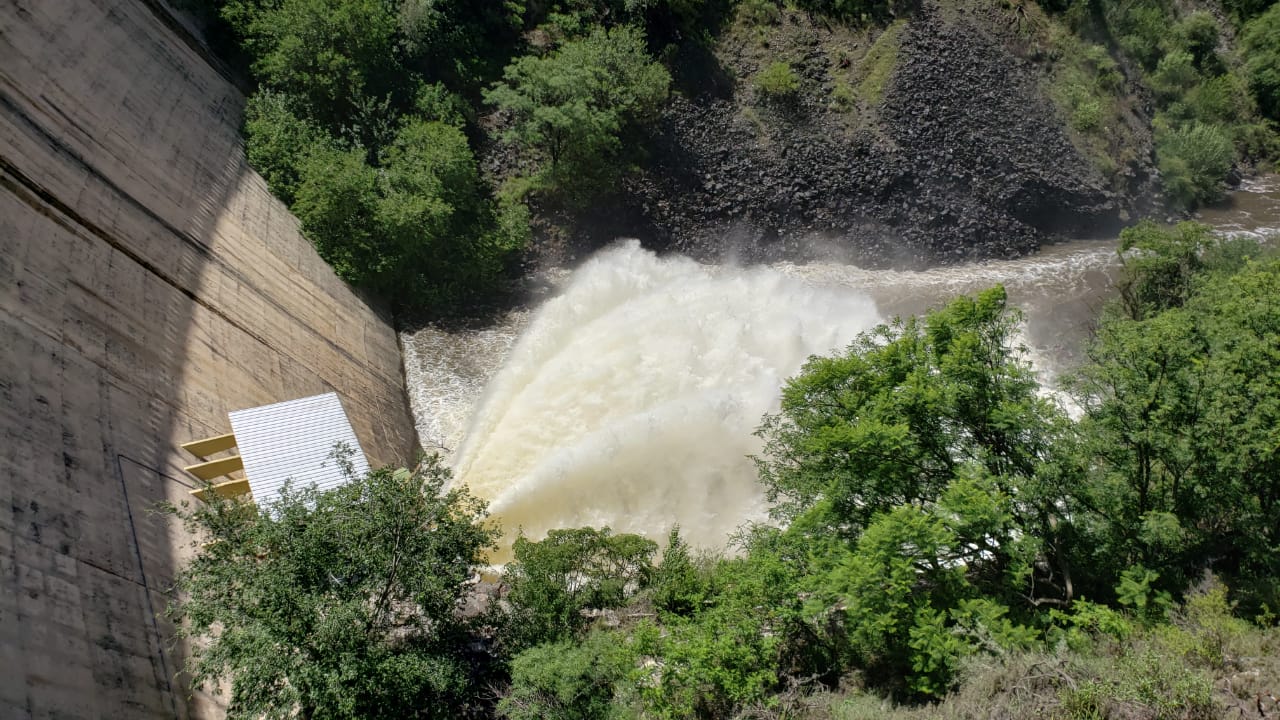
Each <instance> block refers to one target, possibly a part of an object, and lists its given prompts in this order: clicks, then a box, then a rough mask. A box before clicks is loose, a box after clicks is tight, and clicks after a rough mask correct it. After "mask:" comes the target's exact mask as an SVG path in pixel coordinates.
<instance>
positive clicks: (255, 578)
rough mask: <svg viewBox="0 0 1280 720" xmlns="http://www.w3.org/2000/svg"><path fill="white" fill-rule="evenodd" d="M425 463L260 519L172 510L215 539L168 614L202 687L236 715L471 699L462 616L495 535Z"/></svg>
mask: <svg viewBox="0 0 1280 720" xmlns="http://www.w3.org/2000/svg"><path fill="white" fill-rule="evenodd" d="M448 480H449V472H448V470H447V469H446V468H445V466H444V465H442V464H441V463H440V461H439V459H438V458H436V457H432V458H428V459H427V460H425V461H424V462H423V464H422V465H421V466H419V468H418V469H417V470H415V471H413V472H409V471H407V470H396V471H393V470H390V469H384V470H377V471H374V472H372V473H369V474H368V475H366V476H364V477H356V478H351V479H350V481H349V482H348V483H347V484H346V485H343V486H341V487H338V488H335V489H331V490H326V491H317V490H315V489H314V488H302V489H288V488H286V490H285V492H283V493H282V494H281V497H280V499H279V500H278V501H276V502H273V503H271V504H270V505H268V506H267V507H263V508H255V507H254V506H253V505H251V504H248V503H244V502H242V501H238V500H228V499H220V498H217V497H216V495H215V496H214V499H213V500H211V501H210V502H209V503H208V504H201V505H199V506H197V507H195V508H193V509H192V508H176V507H175V508H170V511H171V512H173V513H175V514H176V515H178V516H179V517H181V518H182V520H184V521H185V523H186V525H187V526H188V529H189V530H190V531H192V532H193V533H194V535H195V537H197V538H199V539H200V540H201V541H203V542H204V544H203V545H202V546H200V549H199V551H198V552H197V553H196V555H195V557H194V559H192V560H191V562H190V563H189V564H188V565H187V566H186V567H184V568H183V569H182V570H181V572H180V573H179V575H178V578H177V584H176V588H175V589H176V590H177V593H178V594H177V597H178V598H179V599H178V600H177V601H175V603H174V604H173V605H171V607H170V614H171V616H172V617H174V618H175V619H176V620H177V621H179V623H180V627H181V628H182V630H181V632H182V633H183V634H184V635H186V636H189V637H195V638H200V640H199V641H198V642H195V643H193V646H192V647H193V651H192V652H193V656H192V658H191V660H190V662H189V665H188V668H187V670H188V672H190V674H191V676H192V678H193V680H194V681H195V683H196V684H197V685H202V684H205V683H217V682H219V681H221V680H229V681H230V687H231V696H230V699H229V703H228V706H227V715H228V717H229V718H281V719H283V718H405V717H422V718H434V717H439V718H448V717H456V710H457V708H458V707H459V706H460V703H461V702H462V701H463V700H464V699H466V697H467V695H468V691H469V689H470V688H469V683H470V677H469V666H468V663H467V661H466V659H465V658H464V657H463V655H462V652H463V650H462V649H463V648H464V647H465V645H466V637H467V636H468V634H469V632H470V627H469V625H468V623H467V621H465V620H464V619H463V618H461V617H460V616H459V614H458V609H459V601H460V599H461V598H462V596H463V594H464V592H465V589H466V583H467V580H468V578H469V577H470V576H471V575H472V573H474V572H475V570H476V567H477V565H478V564H479V563H480V562H482V560H483V556H484V552H485V550H486V548H488V547H489V546H490V545H492V543H493V541H494V539H495V537H496V533H495V531H494V529H493V528H491V527H488V526H487V525H485V524H483V523H482V521H483V520H484V517H485V508H484V503H483V502H482V501H480V500H477V499H475V498H473V497H471V496H470V495H468V494H467V492H466V491H465V490H458V489H455V490H449V491H447V492H446V491H445V490H444V487H445V485H446V483H447V482H448Z"/></svg>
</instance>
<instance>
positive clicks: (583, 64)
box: [485, 26, 671, 195]
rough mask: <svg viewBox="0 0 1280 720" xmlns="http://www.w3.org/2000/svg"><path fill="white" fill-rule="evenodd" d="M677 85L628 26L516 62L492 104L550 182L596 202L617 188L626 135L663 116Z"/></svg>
mask: <svg viewBox="0 0 1280 720" xmlns="http://www.w3.org/2000/svg"><path fill="white" fill-rule="evenodd" d="M670 82H671V76H670V75H669V74H668V73H667V71H666V69H665V68H663V67H662V66H661V65H659V64H658V63H656V62H654V61H652V60H651V59H650V58H649V56H648V52H647V50H646V48H645V43H644V36H643V34H642V33H641V32H639V31H637V30H635V29H634V28H631V27H628V26H621V27H615V28H612V29H609V30H604V29H597V30H594V31H592V32H591V33H590V34H589V35H587V36H586V37H583V38H580V39H575V40H570V41H568V42H566V43H565V44H564V45H562V46H561V47H560V48H558V49H557V50H555V51H554V52H552V53H550V54H548V55H546V56H542V57H538V56H532V55H526V56H525V57H522V58H520V59H518V60H516V61H515V62H514V63H512V64H511V65H509V66H507V69H506V70H505V71H504V72H503V80H502V82H499V83H497V84H496V85H494V87H493V88H492V89H491V90H489V91H488V92H486V93H485V99H486V101H487V102H489V103H490V104H492V105H494V106H496V107H498V108H500V109H502V110H504V111H506V112H508V113H510V114H511V115H512V117H513V124H512V126H511V129H510V130H508V131H507V132H506V134H505V139H506V140H507V141H508V142H512V143H515V144H516V145H518V146H520V147H522V148H525V149H526V150H529V151H532V152H535V153H537V155H538V156H539V158H540V159H541V160H543V161H544V162H545V163H546V166H545V168H544V171H543V172H544V173H545V178H546V180H547V181H548V182H550V183H551V184H552V185H553V186H555V187H558V188H562V189H565V190H567V191H568V193H569V194H570V195H583V194H588V195H589V194H590V193H591V192H592V191H591V190H590V188H593V187H594V188H599V187H600V184H601V181H603V182H604V186H605V187H608V186H609V185H611V183H612V177H613V175H614V174H616V172H617V170H618V168H617V159H618V156H619V153H620V152H621V151H622V149H623V143H622V137H623V134H624V133H625V132H627V131H629V130H634V129H635V127H636V125H637V124H638V123H639V122H641V121H643V120H645V119H647V118H649V117H652V116H653V115H654V114H655V113H656V112H657V111H658V108H659V107H660V106H661V104H662V102H663V101H664V100H665V99H666V97H667V89H668V86H669V85H670Z"/></svg>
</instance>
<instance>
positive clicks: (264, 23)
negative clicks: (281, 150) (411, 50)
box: [222, 0, 402, 132]
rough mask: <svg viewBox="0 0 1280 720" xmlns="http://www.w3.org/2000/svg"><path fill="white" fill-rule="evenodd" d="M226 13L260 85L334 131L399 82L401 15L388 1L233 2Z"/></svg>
mask: <svg viewBox="0 0 1280 720" xmlns="http://www.w3.org/2000/svg"><path fill="white" fill-rule="evenodd" d="M222 14H223V17H224V18H226V19H227V21H228V22H229V23H230V24H231V26H232V27H233V28H235V30H236V31H237V32H238V33H239V34H240V35H241V37H242V38H243V40H242V42H243V45H244V48H245V50H246V51H247V52H248V53H249V55H250V56H251V57H252V58H253V71H254V74H255V75H257V76H258V78H259V79H260V81H261V82H262V83H263V85H265V86H266V87H267V88H269V89H271V90H275V91H278V92H281V93H284V94H285V95H287V96H289V97H290V98H291V99H292V100H293V101H295V102H297V103H298V105H299V108H300V110H301V112H300V114H301V115H302V116H303V117H306V118H309V119H313V120H315V121H317V122H319V123H321V124H322V125H323V126H324V127H325V128H327V129H328V130H329V131H331V132H337V131H339V130H341V129H342V128H343V127H344V126H346V125H347V124H349V123H351V122H352V120H353V119H354V118H355V117H356V116H357V114H358V111H359V109H360V108H361V107H362V106H363V104H364V103H365V102H366V101H368V100H378V99H381V98H382V97H384V96H386V95H387V94H388V93H390V92H392V91H393V90H395V89H396V85H397V84H398V83H399V82H400V80H401V77H402V74H401V73H400V71H399V63H398V58H397V56H396V42H395V33H396V29H397V21H396V15H395V12H394V10H393V6H392V5H391V4H390V3H387V2H384V1H383V0H274V1H272V2H259V1H258V0H228V2H227V3H226V5H225V6H224V7H223V10H222Z"/></svg>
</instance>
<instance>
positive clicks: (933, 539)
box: [175, 224, 1280, 719]
mask: <svg viewBox="0 0 1280 720" xmlns="http://www.w3.org/2000/svg"><path fill="white" fill-rule="evenodd" d="M1121 253H1122V258H1123V263H1124V269H1123V277H1122V280H1121V283H1120V293H1119V297H1118V299H1117V300H1115V301H1114V302H1113V303H1112V304H1111V305H1110V306H1109V307H1108V308H1107V309H1106V311H1105V313H1104V315H1103V317H1102V319H1101V320H1100V324H1099V328H1098V331H1097V334H1096V338H1095V340H1094V342H1093V344H1092V346H1091V348H1090V362H1088V363H1086V364H1085V365H1084V366H1083V367H1082V368H1081V369H1080V370H1079V371H1078V372H1077V373H1076V374H1075V375H1074V377H1073V378H1072V379H1071V381H1070V382H1069V383H1068V386H1067V391H1068V392H1069V394H1070V396H1071V398H1072V400H1073V401H1074V402H1075V403H1076V404H1077V405H1078V407H1079V408H1080V411H1081V412H1080V417H1079V418H1078V419H1072V418H1071V417H1069V416H1068V415H1067V414H1066V413H1065V412H1064V411H1063V410H1062V407H1061V406H1060V403H1059V401H1057V400H1055V399H1053V398H1052V396H1050V395H1049V394H1047V393H1045V392H1043V391H1042V388H1040V387H1039V385H1038V383H1037V382H1036V380H1035V378H1034V376H1033V375H1032V373H1031V371H1030V369H1029V367H1028V366H1027V365H1026V364H1025V362H1023V361H1022V359H1021V355H1020V353H1019V352H1018V350H1017V349H1016V348H1015V347H1014V346H1013V339H1014V330H1015V328H1016V325H1017V322H1018V315H1017V313H1016V311H1014V310H1013V309H1012V308H1010V307H1009V306H1008V303H1007V300H1006V296H1005V293H1004V290H1003V289H1002V288H999V287H996V288H993V289H991V290H988V291H986V292H983V293H980V294H978V295H977V296H976V297H967V298H959V299H957V300H955V301H954V302H952V303H950V304H949V305H947V306H946V307H943V308H940V309H937V310H935V311H933V312H930V313H928V314H927V315H925V316H924V317H921V318H911V319H907V320H902V321H896V322H894V323H892V324H888V325H884V326H881V327H878V328H876V329H875V330H873V331H871V332H868V333H866V334H864V335H862V336H861V337H859V338H857V339H856V340H855V341H854V342H853V344H852V345H850V347H849V348H848V349H847V350H846V351H845V352H843V353H840V354H838V355H835V356H832V357H815V358H812V359H811V360H810V361H809V362H808V363H807V364H806V365H805V367H804V368H803V370H802V371H801V372H800V373H799V374H798V375H797V376H796V377H794V378H792V379H791V380H789V381H788V382H787V384H786V386H785V387H784V388H783V395H782V404H781V409H780V411H779V412H778V413H777V414H776V415H770V416H767V417H766V418H765V419H764V420H763V422H762V424H761V425H760V428H759V430H758V433H759V435H760V436H761V438H762V440H763V450H762V452H761V454H760V456H759V457H758V458H757V466H758V470H759V476H760V481H761V482H762V483H763V485H764V487H765V489H766V490H767V492H768V494H769V496H770V497H771V498H772V499H773V500H774V501H775V505H774V516H773V520H774V522H771V523H766V524H762V525H758V526H754V527H751V528H748V529H745V530H744V531H743V532H742V533H741V534H740V536H739V537H737V538H736V539H735V542H736V547H737V550H738V552H737V553H736V554H735V555H733V556H731V557H726V556H718V555H713V554H707V553H706V552H703V551H698V550H696V549H694V548H690V547H689V546H688V545H687V544H686V543H685V542H684V541H683V540H682V539H681V537H680V534H679V531H678V529H676V530H673V531H672V532H671V535H670V537H669V538H668V542H667V547H666V549H665V551H663V552H662V554H661V560H660V561H655V558H656V557H657V554H658V546H657V544H656V543H654V542H652V541H651V540H648V539H644V538H641V537H638V536H634V535H625V534H624V535H617V534H613V533H611V532H610V531H609V530H608V529H607V528H605V529H593V528H579V529H567V530H558V531H553V532H552V533H550V534H549V535H548V536H547V537H546V538H545V539H541V540H531V539H528V538H523V537H522V538H520V539H518V540H517V541H516V543H515V546H514V561H513V562H511V563H510V564H509V565H508V566H507V567H506V569H505V571H504V584H505V588H506V589H505V591H504V592H503V593H502V594H501V598H500V600H499V601H497V602H491V603H490V605H489V608H488V610H487V611H484V612H479V611H477V610H474V609H473V610H472V611H471V612H470V613H467V614H465V616H464V613H462V612H461V610H462V608H463V606H464V602H463V600H464V580H465V579H466V578H467V577H468V575H469V573H471V572H473V570H474V569H475V568H476V566H477V564H478V563H479V562H480V561H481V554H482V552H483V550H484V548H485V546H486V545H488V544H489V543H491V542H492V541H493V538H494V537H495V535H494V530H493V529H492V528H491V527H489V526H487V525H485V524H483V515H484V513H483V508H482V505H481V504H480V503H478V502H477V501H475V500H474V499H472V498H470V497H468V496H467V495H466V494H465V492H463V491H459V490H454V491H450V492H448V493H445V492H443V488H444V487H445V484H446V482H447V471H446V470H445V469H443V468H442V467H441V466H440V465H439V463H438V461H436V460H434V459H432V460H428V461H426V463H425V464H424V465H423V466H422V468H420V469H419V470H418V471H417V472H415V473H412V474H410V473H407V472H405V471H400V472H396V473H392V472H388V471H380V472H376V473H373V474H372V475H370V476H369V477H367V478H364V479H360V480H358V481H356V482H354V483H353V484H351V485H349V486H347V487H345V488H343V489H340V490H336V491H331V492H328V493H319V494H317V493H311V492H300V493H297V494H292V495H288V496H286V498H285V499H284V500H283V501H281V502H280V503H279V504H277V505H275V506H273V507H271V508H267V509H266V511H265V512H255V511H254V510H253V509H252V508H251V507H249V506H244V505H238V504H235V503H230V502H226V501H220V502H215V503H213V504H211V505H208V506H202V507H200V508H197V509H196V510H194V511H181V513H180V514H182V515H184V516H185V517H186V518H187V519H188V520H189V521H190V522H192V523H193V524H194V525H195V526H196V528H197V529H202V530H203V532H205V533H206V534H207V535H208V536H209V537H208V538H206V539H211V540H212V541H213V542H212V544H208V545H206V546H204V550H203V551H202V552H201V553H200V554H199V555H198V556H197V559H196V560H195V561H194V563H193V564H192V565H190V566H189V567H188V568H187V569H186V570H185V571H184V572H183V574H182V576H181V578H180V582H179V589H180V590H181V591H183V593H184V597H185V598H186V599H185V600H184V601H183V602H181V603H180V604H178V605H176V606H175V613H176V615H177V617H179V618H180V619H185V620H186V621H187V624H186V628H187V632H188V633H189V634H191V635H211V636H212V638H213V640H212V642H211V643H209V644H208V645H204V646H200V648H199V649H198V650H197V652H196V656H195V658H194V661H193V666H192V668H193V671H194V675H195V678H196V679H197V680H198V681H206V680H212V679H214V678H217V677H229V678H230V679H231V681H232V683H231V688H232V704H231V715H232V717H257V716H259V715H263V714H265V715H267V716H270V717H291V716H294V715H297V716H299V717H317V718H319V717H327V718H348V717H351V718H354V717H383V716H387V717H391V716H396V717H414V716H422V717H436V716H441V717H444V716H451V715H454V716H456V715H459V714H464V713H476V714H480V713H491V712H497V713H498V714H500V715H502V716H505V717H509V718H519V719H524V718H612V717H637V718H639V717H646V718H689V717H705V718H728V717H768V716H774V717H784V716H785V717H794V716H798V715H800V714H803V713H804V712H810V713H812V714H813V715H818V714H820V713H821V712H832V713H836V714H837V715H841V714H842V715H844V716H846V717H863V716H867V717H873V716H878V715H880V714H881V713H888V712H889V711H890V710H891V709H892V708H893V707H894V706H900V707H898V709H896V710H893V712H895V713H897V714H900V715H904V716H911V715H913V714H915V713H917V712H918V710H917V709H913V708H917V707H918V704H919V703H921V702H924V701H934V700H939V699H946V702H944V703H943V704H942V705H940V706H939V707H938V708H937V709H936V712H939V713H942V714H950V715H954V716H957V717H990V716H993V715H997V714H1000V713H1004V712H1008V713H1011V714H1014V715H1021V716H1056V717H1071V718H1097V717H1121V716H1123V717H1132V716H1141V717H1169V718H1173V717H1179V718H1201V717H1216V716H1218V715H1220V714H1222V713H1225V712H1226V711H1227V709H1228V708H1229V707H1239V708H1241V712H1242V713H1243V712H1246V711H1247V714H1245V716H1252V715H1251V714H1252V713H1253V712H1254V709H1253V708H1254V707H1255V705H1256V707H1257V708H1258V709H1259V710H1258V712H1260V713H1263V712H1266V713H1269V712H1271V711H1272V710H1276V709H1280V708H1276V707H1275V705H1274V701H1272V700H1267V699H1266V696H1265V695H1262V694H1260V693H1261V692H1262V690H1263V689H1265V688H1266V687H1267V684H1268V683H1274V682H1276V681H1280V665H1278V664H1277V662H1276V660H1275V659H1276V658H1277V657H1280V630H1277V629H1276V628H1275V627H1274V626H1275V624H1276V619H1277V617H1276V610H1277V609H1278V608H1280V525H1277V523H1276V522H1275V517H1276V515H1277V511H1278V510H1280V442H1278V436H1277V428H1280V304H1277V298H1280V259H1274V258H1270V257H1261V256H1259V254H1258V248H1257V246H1256V245H1253V244H1250V243H1247V242H1242V241H1220V240H1215V239H1214V238H1213V237H1212V236H1211V235H1210V234H1209V231H1208V229H1207V228H1205V227H1204V226H1199V225H1194V224H1183V225H1180V226H1178V227H1177V228H1175V229H1172V230H1162V229H1160V228H1158V227H1156V226H1154V225H1151V224H1141V225H1138V226H1136V227H1134V228H1131V229H1129V230H1127V231H1126V232H1125V233H1124V235H1123V239H1122V246H1121ZM1228 588H1229V590H1228ZM468 650H469V651H470V652H471V654H470V655H467V654H466V653H467V651H468ZM486 688H500V692H499V693H498V695H499V697H497V698H494V697H493V696H492V695H491V694H486V693H487V692H488V691H487V690H486ZM837 688H839V689H840V690H841V692H843V693H844V695H843V696H833V695H832V694H831V693H832V691H833V690H834V689H837ZM486 698H487V699H486ZM833 698H836V699H834V700H833ZM494 700H496V702H494ZM1264 702H1266V703H1272V704H1269V705H1264V704H1263V703H1264ZM824 703H825V704H824ZM832 703H834V704H832ZM806 707H808V708H809V710H808V711H805V710H804V708H806ZM824 708H825V709H824Z"/></svg>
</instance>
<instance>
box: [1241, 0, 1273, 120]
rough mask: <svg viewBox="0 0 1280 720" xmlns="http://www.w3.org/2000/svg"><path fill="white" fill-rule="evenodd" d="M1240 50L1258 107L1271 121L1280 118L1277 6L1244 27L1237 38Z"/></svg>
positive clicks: (1246, 75)
mask: <svg viewBox="0 0 1280 720" xmlns="http://www.w3.org/2000/svg"><path fill="white" fill-rule="evenodd" d="M1240 46H1241V49H1242V50H1244V74H1245V77H1246V78H1247V79H1248V82H1249V87H1250V88H1251V89H1252V90H1253V94H1254V97H1256V98H1257V99H1258V108H1259V110H1261V111H1262V114H1263V115H1266V116H1267V117H1269V118H1271V119H1272V120H1280V5H1276V4H1272V5H1271V8H1270V9H1269V10H1267V11H1266V12H1265V13H1263V14H1262V15H1261V16H1259V17H1257V18H1255V19H1254V20H1252V21H1250V22H1249V24H1248V25H1246V26H1245V29H1244V34H1243V36H1242V37H1241V39H1240Z"/></svg>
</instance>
